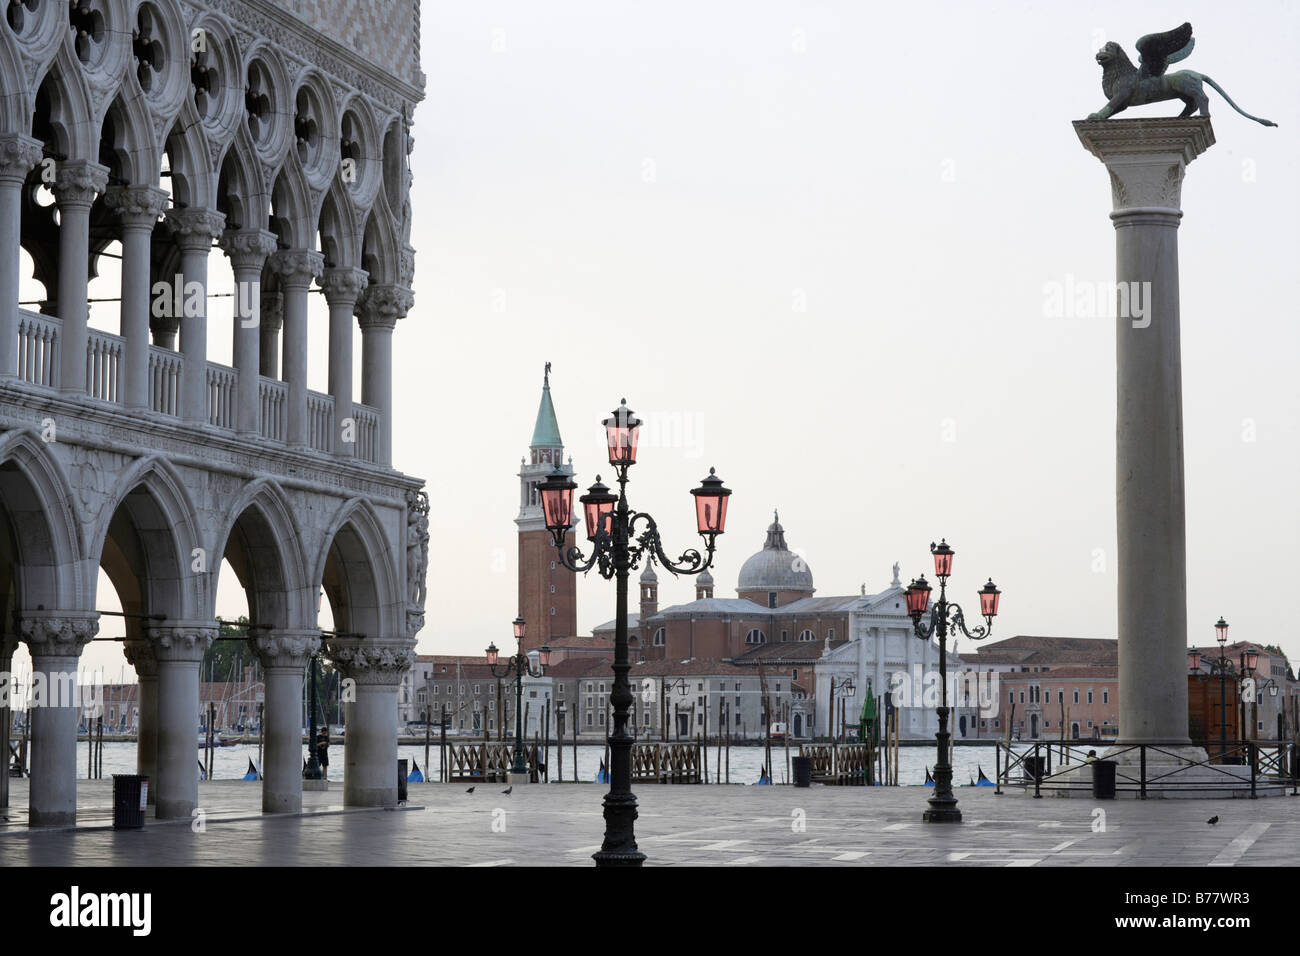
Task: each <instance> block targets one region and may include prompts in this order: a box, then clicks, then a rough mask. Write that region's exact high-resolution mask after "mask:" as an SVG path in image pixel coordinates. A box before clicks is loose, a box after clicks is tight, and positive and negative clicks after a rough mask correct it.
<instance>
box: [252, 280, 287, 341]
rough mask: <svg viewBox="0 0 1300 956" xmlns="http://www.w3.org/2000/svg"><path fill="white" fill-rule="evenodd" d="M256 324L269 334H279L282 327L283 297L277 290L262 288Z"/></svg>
mask: <svg viewBox="0 0 1300 956" xmlns="http://www.w3.org/2000/svg"><path fill="white" fill-rule="evenodd" d="M260 298H261V310H260V311H259V312H258V324H259V325H260V326H261V327H262V328H264V329H266V330H267V331H269V332H279V331H280V329H281V328H283V326H284V295H283V294H282V293H281V292H280V290H279V289H267V288H265V287H263V289H262V295H261V297H260Z"/></svg>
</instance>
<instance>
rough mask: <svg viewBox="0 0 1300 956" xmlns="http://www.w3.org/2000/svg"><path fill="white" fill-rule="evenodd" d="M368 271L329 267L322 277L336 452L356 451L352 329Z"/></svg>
mask: <svg viewBox="0 0 1300 956" xmlns="http://www.w3.org/2000/svg"><path fill="white" fill-rule="evenodd" d="M368 281H369V274H368V273H366V272H363V271H362V270H360V269H327V270H326V271H325V274H324V276H323V278H322V281H321V288H322V289H324V291H325V299H326V301H328V302H329V307H330V369H329V389H330V395H331V396H332V397H333V399H334V453H335V454H336V455H339V456H341V457H350V456H352V455H354V454H356V443H357V428H356V421H355V419H354V418H353V413H352V329H353V328H354V320H353V312H354V311H355V309H356V304H357V296H358V295H360V294H361V292H362V291H363V290H364V289H365V287H366V283H367V282H368Z"/></svg>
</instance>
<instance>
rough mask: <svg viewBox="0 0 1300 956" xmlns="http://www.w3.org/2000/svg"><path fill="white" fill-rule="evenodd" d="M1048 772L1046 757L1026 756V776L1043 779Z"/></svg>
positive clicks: (1032, 778)
mask: <svg viewBox="0 0 1300 956" xmlns="http://www.w3.org/2000/svg"><path fill="white" fill-rule="evenodd" d="M1045 773H1047V758H1046V757H1026V758H1025V776H1026V777H1028V778H1029V779H1030V780H1041V779H1043V775H1044V774H1045Z"/></svg>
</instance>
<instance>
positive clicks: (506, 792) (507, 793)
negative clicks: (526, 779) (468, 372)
mask: <svg viewBox="0 0 1300 956" xmlns="http://www.w3.org/2000/svg"><path fill="white" fill-rule="evenodd" d="M513 789H514V785H513V784H512V785H511V786H509V787H506V788H505V789H504V790H502V791H501V792H502V793H504V794H505V795H506V796H507V797H508V796H510V791H511V790H513Z"/></svg>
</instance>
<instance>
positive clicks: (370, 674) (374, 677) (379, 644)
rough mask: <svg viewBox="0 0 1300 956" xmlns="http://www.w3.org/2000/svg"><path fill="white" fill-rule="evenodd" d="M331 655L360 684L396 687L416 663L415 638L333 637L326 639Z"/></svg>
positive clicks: (343, 671)
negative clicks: (382, 639)
mask: <svg viewBox="0 0 1300 956" xmlns="http://www.w3.org/2000/svg"><path fill="white" fill-rule="evenodd" d="M326 648H327V650H328V652H329V658H330V660H332V661H333V662H334V663H335V664H336V665H338V669H339V670H340V671H342V673H343V676H345V677H350V678H352V679H353V680H354V681H356V682H357V683H358V684H372V685H387V686H395V685H397V684H400V683H401V682H402V677H403V676H404V675H405V674H406V672H407V671H408V670H410V669H411V665H412V664H414V663H415V639H414V638H409V639H402V640H386V641H381V640H377V639H375V638H356V637H332V638H329V639H328V640H327V641H326Z"/></svg>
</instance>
